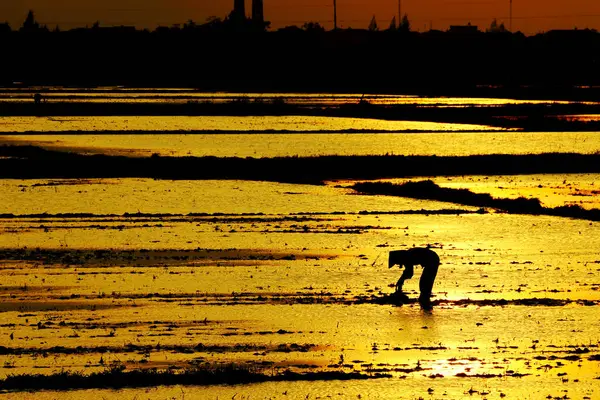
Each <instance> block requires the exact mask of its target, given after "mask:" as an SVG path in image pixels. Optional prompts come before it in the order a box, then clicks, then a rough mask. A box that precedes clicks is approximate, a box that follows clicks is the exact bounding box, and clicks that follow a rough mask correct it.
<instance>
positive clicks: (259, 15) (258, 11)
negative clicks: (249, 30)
mask: <svg viewBox="0 0 600 400" xmlns="http://www.w3.org/2000/svg"><path fill="white" fill-rule="evenodd" d="M252 22H253V23H254V24H255V25H256V26H264V24H265V13H264V6H263V0H252Z"/></svg>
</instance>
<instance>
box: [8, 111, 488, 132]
mask: <svg viewBox="0 0 600 400" xmlns="http://www.w3.org/2000/svg"><path fill="white" fill-rule="evenodd" d="M352 130H356V131H378V132H380V131H381V132H398V131H407V130H419V131H490V130H499V128H495V127H491V126H485V125H474V124H458V123H456V124H455V123H442V122H424V121H387V120H380V119H365V118H346V117H337V118H331V117H318V116H298V115H280V116H244V117H235V116H128V117H119V116H93V117H86V116H73V117H55V116H54V117H0V132H5V133H36V132H40V133H42V132H65V133H68V132H72V133H89V132H102V131H110V132H115V133H125V132H131V131H136V132H139V131H141V132H143V131H154V132H161V133H168V132H173V131H200V132H202V131H204V132H213V131H225V132H259V133H260V132H268V131H284V132H326V133H329V132H338V131H352Z"/></svg>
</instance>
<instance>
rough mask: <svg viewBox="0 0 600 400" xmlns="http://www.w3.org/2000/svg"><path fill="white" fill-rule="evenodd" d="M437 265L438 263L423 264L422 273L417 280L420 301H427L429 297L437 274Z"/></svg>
mask: <svg viewBox="0 0 600 400" xmlns="http://www.w3.org/2000/svg"><path fill="white" fill-rule="evenodd" d="M438 265H439V264H433V265H431V264H428V265H423V274H422V275H421V279H420V280H419V289H420V290H421V295H420V296H419V300H420V301H429V299H430V298H431V291H432V289H433V283H434V282H435V277H436V275H437V271H438Z"/></svg>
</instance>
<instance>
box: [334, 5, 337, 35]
mask: <svg viewBox="0 0 600 400" xmlns="http://www.w3.org/2000/svg"><path fill="white" fill-rule="evenodd" d="M333 29H334V30H336V31H337V0H333Z"/></svg>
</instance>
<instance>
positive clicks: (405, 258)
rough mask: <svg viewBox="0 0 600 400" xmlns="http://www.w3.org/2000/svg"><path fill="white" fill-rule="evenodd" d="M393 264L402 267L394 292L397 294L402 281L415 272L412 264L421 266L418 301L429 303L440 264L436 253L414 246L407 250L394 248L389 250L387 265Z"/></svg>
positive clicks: (400, 288)
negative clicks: (402, 270)
mask: <svg viewBox="0 0 600 400" xmlns="http://www.w3.org/2000/svg"><path fill="white" fill-rule="evenodd" d="M394 265H399V266H400V268H402V267H404V272H403V273H402V276H400V279H398V282H397V283H396V293H399V294H402V286H403V285H404V281H405V280H407V279H410V278H412V277H413V275H414V272H415V271H414V266H415V265H421V266H422V267H423V274H421V280H420V281H419V289H420V290H421V295H420V296H419V302H420V303H421V304H429V302H430V298H431V289H432V288H433V282H434V281H435V276H436V275H437V271H438V266H439V265H440V258H439V257H438V255H437V254H436V253H435V252H434V251H433V250H430V249H428V248H422V247H415V248H413V249H409V250H394V251H390V258H389V264H388V267H389V268H392V267H393V266H394Z"/></svg>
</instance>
